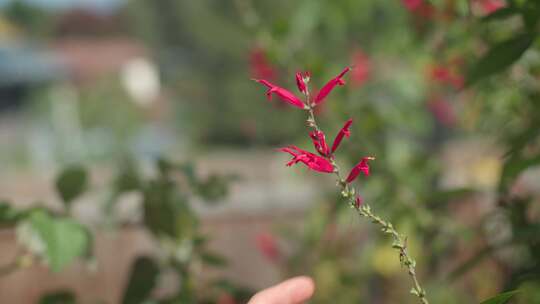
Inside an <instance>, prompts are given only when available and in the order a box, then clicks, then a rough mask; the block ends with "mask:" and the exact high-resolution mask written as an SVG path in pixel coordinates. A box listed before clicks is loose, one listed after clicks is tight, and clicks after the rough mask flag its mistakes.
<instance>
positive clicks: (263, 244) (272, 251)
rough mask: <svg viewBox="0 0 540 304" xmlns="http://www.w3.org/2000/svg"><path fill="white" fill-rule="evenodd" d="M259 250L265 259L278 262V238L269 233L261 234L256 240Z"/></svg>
mask: <svg viewBox="0 0 540 304" xmlns="http://www.w3.org/2000/svg"><path fill="white" fill-rule="evenodd" d="M255 241H256V245H257V248H258V249H259V251H260V252H261V253H262V255H263V256H264V257H266V258H267V259H269V260H270V261H273V262H275V261H277V260H278V259H279V257H280V255H281V254H280V252H279V247H278V245H277V241H276V238H275V237H274V236H273V235H272V234H271V233H268V232H262V233H259V234H258V235H257V237H256V239H255Z"/></svg>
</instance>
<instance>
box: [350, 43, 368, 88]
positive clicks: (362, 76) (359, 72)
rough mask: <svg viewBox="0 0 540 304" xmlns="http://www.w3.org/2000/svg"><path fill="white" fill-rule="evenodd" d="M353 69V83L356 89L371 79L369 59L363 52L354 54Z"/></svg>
mask: <svg viewBox="0 0 540 304" xmlns="http://www.w3.org/2000/svg"><path fill="white" fill-rule="evenodd" d="M352 63H353V68H352V71H351V83H352V85H353V86H355V87H359V86H361V85H363V84H364V83H365V82H366V80H368V78H369V73H370V62H369V58H368V57H367V56H366V54H365V53H364V52H362V51H361V50H357V51H356V52H354V54H353V56H352Z"/></svg>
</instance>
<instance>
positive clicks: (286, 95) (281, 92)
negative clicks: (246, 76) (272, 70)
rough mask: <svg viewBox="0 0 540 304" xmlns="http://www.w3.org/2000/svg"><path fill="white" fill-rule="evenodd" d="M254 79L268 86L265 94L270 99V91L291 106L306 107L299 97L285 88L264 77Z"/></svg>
mask: <svg viewBox="0 0 540 304" xmlns="http://www.w3.org/2000/svg"><path fill="white" fill-rule="evenodd" d="M254 80H255V81H257V82H258V83H261V84H263V85H265V86H266V87H268V91H266V96H268V99H269V100H270V99H272V93H274V94H276V95H277V96H278V97H279V98H281V100H283V101H285V102H286V103H288V104H290V105H292V106H295V107H297V108H300V109H305V108H306V105H305V104H304V103H303V102H302V100H300V98H298V97H296V96H295V95H294V94H293V93H291V92H290V91H288V90H285V89H284V88H281V87H278V86H276V85H274V84H272V83H271V82H269V81H267V80H264V79H254Z"/></svg>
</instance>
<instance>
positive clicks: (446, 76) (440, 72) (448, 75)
mask: <svg viewBox="0 0 540 304" xmlns="http://www.w3.org/2000/svg"><path fill="white" fill-rule="evenodd" d="M429 78H430V79H431V80H433V81H435V82H439V83H442V84H450V85H452V86H453V87H454V88H455V89H457V90H459V89H461V88H462V87H463V85H464V82H465V81H464V79H463V76H461V75H459V74H458V73H457V72H456V71H455V70H452V69H450V68H448V67H446V66H443V65H434V66H432V67H431V70H430V73H429Z"/></svg>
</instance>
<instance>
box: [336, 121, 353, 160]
mask: <svg viewBox="0 0 540 304" xmlns="http://www.w3.org/2000/svg"><path fill="white" fill-rule="evenodd" d="M352 123H353V120H352V119H349V120H347V121H346V122H345V125H343V128H341V130H339V132H338V134H337V135H336V138H335V139H334V143H333V144H332V150H331V151H332V153H334V152H335V151H336V150H337V148H338V147H339V145H340V144H341V141H342V140H343V137H344V136H345V137H347V138H349V137H350V136H351V130H350V127H351V125H352Z"/></svg>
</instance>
